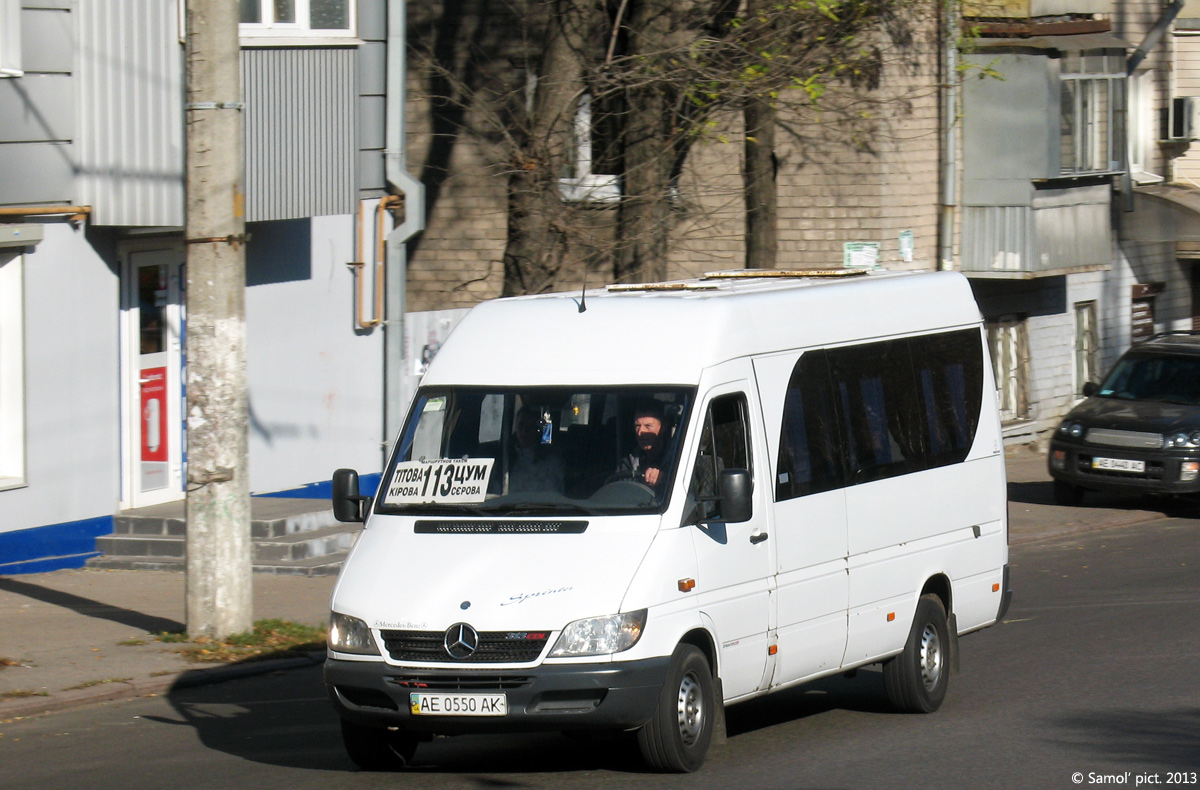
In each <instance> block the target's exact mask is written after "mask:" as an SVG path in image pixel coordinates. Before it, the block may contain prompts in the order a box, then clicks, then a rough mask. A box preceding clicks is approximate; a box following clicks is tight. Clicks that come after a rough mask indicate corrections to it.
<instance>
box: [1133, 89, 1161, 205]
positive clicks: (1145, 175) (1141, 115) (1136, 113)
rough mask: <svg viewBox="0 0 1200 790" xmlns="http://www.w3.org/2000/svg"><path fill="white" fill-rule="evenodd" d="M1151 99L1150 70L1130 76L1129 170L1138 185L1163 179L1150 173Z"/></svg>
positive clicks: (1151, 149)
mask: <svg viewBox="0 0 1200 790" xmlns="http://www.w3.org/2000/svg"><path fill="white" fill-rule="evenodd" d="M1153 98H1154V73H1153V72H1151V71H1141V72H1138V73H1137V74H1135V75H1133V76H1132V77H1130V78H1129V172H1130V173H1131V174H1133V178H1134V180H1135V181H1137V182H1138V183H1141V184H1146V183H1157V182H1159V181H1162V180H1163V179H1162V176H1159V175H1155V174H1153V173H1151V172H1150V156H1151V153H1152V151H1153V150H1154V148H1153V145H1154V142H1155V124H1154V105H1153Z"/></svg>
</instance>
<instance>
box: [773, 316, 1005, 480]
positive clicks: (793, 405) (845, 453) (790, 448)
mask: <svg viewBox="0 0 1200 790" xmlns="http://www.w3.org/2000/svg"><path fill="white" fill-rule="evenodd" d="M982 348H983V347H982V340H981V337H980V334H979V331H978V330H976V329H963V330H957V331H954V332H941V333H938V334H935V335H924V336H920V337H911V338H900V339H897V340H884V341H879V342H876V343H863V344H861V345H857V346H846V347H843V348H835V349H823V350H817V351H809V352H806V353H805V354H803V355H802V356H801V357H800V360H799V361H798V362H797V363H796V367H795V368H794V369H793V371H792V377H791V380H790V381H789V382H788V388H787V393H786V394H785V396H784V407H783V428H782V435H781V437H780V440H779V448H780V449H779V467H778V469H777V471H776V482H775V498H776V501H783V500H786V499H792V498H795V497H799V496H805V495H807V494H815V493H818V492H820V491H828V490H830V489H834V488H838V487H839V486H842V485H855V484H858V483H866V482H870V481H872V480H881V479H883V478H887V477H895V476H897V475H904V474H908V473H910V472H919V471H922V470H925V469H932V468H934V467H938V466H946V465H948V464H955V463H961V462H962V461H963V460H965V459H966V457H967V453H968V452H970V450H971V444H972V443H973V442H974V441H975V432H976V430H977V429H978V427H979V410H980V407H981V405H982V398H983V359H984V358H983V351H982Z"/></svg>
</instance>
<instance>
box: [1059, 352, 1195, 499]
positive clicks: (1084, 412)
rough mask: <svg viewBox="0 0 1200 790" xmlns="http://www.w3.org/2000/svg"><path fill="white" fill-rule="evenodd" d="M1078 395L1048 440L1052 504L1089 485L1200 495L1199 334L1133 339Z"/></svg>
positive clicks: (1078, 493) (1077, 496)
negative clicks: (1102, 376) (1101, 376)
mask: <svg viewBox="0 0 1200 790" xmlns="http://www.w3.org/2000/svg"><path fill="white" fill-rule="evenodd" d="M1083 394H1084V396H1085V397H1086V398H1087V400H1085V401H1084V402H1083V403H1080V404H1079V405H1078V406H1076V407H1075V408H1074V409H1072V410H1071V412H1070V413H1069V414H1068V415H1067V417H1066V419H1064V420H1063V421H1062V424H1061V425H1059V426H1058V430H1056V431H1055V432H1054V438H1053V439H1051V440H1050V455H1049V466H1050V476H1051V477H1053V478H1054V500H1055V501H1056V502H1058V504H1060V505H1077V504H1079V502H1080V501H1081V500H1082V499H1083V494H1084V492H1085V491H1088V490H1092V491H1099V490H1105V491H1118V492H1124V493H1131V494H1195V493H1198V492H1200V332H1168V333H1165V334H1160V335H1155V336H1154V337H1153V338H1151V339H1150V340H1147V341H1144V342H1142V343H1138V344H1137V345H1135V346H1133V347H1132V348H1130V349H1129V350H1128V351H1126V352H1125V354H1124V356H1122V357H1121V358H1120V359H1119V360H1117V364H1116V365H1115V366H1114V367H1113V369H1112V371H1111V372H1110V373H1109V374H1108V376H1107V377H1106V378H1105V379H1104V381H1103V382H1102V383H1100V384H1096V383H1094V382H1089V383H1088V384H1086V385H1084V388H1083Z"/></svg>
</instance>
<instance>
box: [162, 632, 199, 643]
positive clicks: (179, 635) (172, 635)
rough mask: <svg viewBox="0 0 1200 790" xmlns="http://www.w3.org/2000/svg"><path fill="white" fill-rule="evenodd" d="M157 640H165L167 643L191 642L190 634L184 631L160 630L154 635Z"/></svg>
mask: <svg viewBox="0 0 1200 790" xmlns="http://www.w3.org/2000/svg"><path fill="white" fill-rule="evenodd" d="M154 639H155V641H158V642H165V643H167V644H178V643H182V642H190V641H191V640H190V639H188V635H187V634H186V633H184V632H183V631H160V632H158V633H157V634H155V635H154Z"/></svg>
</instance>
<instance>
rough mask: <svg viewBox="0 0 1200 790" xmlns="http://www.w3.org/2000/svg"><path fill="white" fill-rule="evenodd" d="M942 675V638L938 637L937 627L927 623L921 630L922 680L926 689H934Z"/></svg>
mask: <svg viewBox="0 0 1200 790" xmlns="http://www.w3.org/2000/svg"><path fill="white" fill-rule="evenodd" d="M941 677H942V640H941V639H940V638H939V637H938V631H937V628H935V627H934V625H933V624H932V623H927V624H926V625H925V630H924V631H922V632H921V680H922V681H924V683H925V688H926V690H928V691H933V689H934V687H935V686H936V685H937V684H938V681H939V680H940V679H941Z"/></svg>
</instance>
